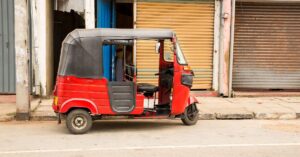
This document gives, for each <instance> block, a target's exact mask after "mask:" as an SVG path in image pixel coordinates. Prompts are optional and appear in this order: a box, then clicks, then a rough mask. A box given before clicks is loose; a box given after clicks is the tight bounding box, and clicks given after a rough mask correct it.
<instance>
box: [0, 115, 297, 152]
mask: <svg viewBox="0 0 300 157" xmlns="http://www.w3.org/2000/svg"><path fill="white" fill-rule="evenodd" d="M11 156H13V157H22V156H24V157H25V156H26V157H31V156H33V157H40V156H43V157H52V156H56V157H60V156H67V157H68V156H74V157H81V156H89V157H91V156H105V157H106V156H109V157H127V156H128V157H135V156H136V157H141V156H143V157H148V156H149V157H150V156H151V157H155V156H164V157H172V156H185V157H187V156H193V157H197V156H201V157H206V156H207V157H238V156H246V157H262V156H263V157H299V156H300V120H290V121H258V120H241V121H221V120H219V121H199V123H198V124H197V125H195V126H184V125H182V124H181V122H180V121H179V120H118V121H97V122H95V123H94V126H93V128H92V130H91V131H90V132H89V133H88V134H85V135H71V134H69V133H68V131H67V130H66V127H65V125H57V124H56V123H55V122H27V123H21V122H9V123H0V157H11Z"/></svg>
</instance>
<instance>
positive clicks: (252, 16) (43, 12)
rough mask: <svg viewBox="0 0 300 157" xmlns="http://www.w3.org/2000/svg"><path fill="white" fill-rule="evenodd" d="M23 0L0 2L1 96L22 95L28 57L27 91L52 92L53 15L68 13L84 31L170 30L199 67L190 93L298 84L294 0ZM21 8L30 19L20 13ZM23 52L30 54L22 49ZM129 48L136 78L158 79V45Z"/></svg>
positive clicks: (298, 5) (299, 15)
mask: <svg viewBox="0 0 300 157" xmlns="http://www.w3.org/2000/svg"><path fill="white" fill-rule="evenodd" d="M21 3H22V5H19V4H21ZM23 3H24V1H23V0H15V1H10V0H2V1H1V3H0V8H1V10H0V12H1V16H0V17H1V18H0V22H1V23H0V37H1V38H0V50H1V52H0V56H1V57H0V65H1V68H0V93H2V94H14V93H17V94H18V90H16V89H18V88H16V86H17V84H18V79H20V78H22V79H23V78H25V79H26V78H27V77H21V76H22V75H23V76H25V75H26V69H25V72H24V69H23V70H21V73H20V72H18V69H20V66H22V64H25V63H26V62H25V61H26V57H28V59H29V67H28V73H29V74H28V75H29V77H28V83H29V85H28V88H29V91H30V92H29V94H33V95H41V96H48V95H51V91H52V89H53V85H54V81H55V75H56V72H55V69H56V68H55V64H57V59H59V58H58V57H55V56H57V55H56V51H58V50H56V49H55V48H54V47H53V44H54V43H55V42H56V41H59V40H56V39H55V36H54V35H53V34H57V33H55V31H57V30H56V25H55V22H56V23H57V21H55V18H56V16H55V14H53V12H55V11H60V12H61V14H59V15H64V14H65V13H66V12H67V13H66V14H68V13H69V12H72V11H71V10H73V12H75V13H76V16H77V15H78V16H79V18H80V17H81V18H82V19H83V22H84V26H83V27H84V28H94V27H98V28H105V27H111V28H168V29H173V30H174V31H175V32H176V33H177V36H178V38H179V41H180V43H181V46H182V48H183V51H184V53H185V55H186V58H187V60H188V62H189V63H190V66H191V68H192V69H193V70H194V72H195V79H194V84H193V90H201V91H203V90H204V91H215V92H217V93H218V94H219V95H221V96H226V97H227V96H232V95H233V94H234V93H235V92H239V91H245V90H246V91H247V90H249V91H260V90H268V91H269V90H273V91H274V90H275V91H277V90H288V91H294V90H299V89H300V77H299V76H300V62H299V61H298V60H299V59H300V51H299V44H298V42H299V40H300V31H299V28H300V27H299V26H300V12H299V10H300V1H297V0H288V1H280V0H266V1H264V2H261V1H257V0H222V1H221V0H163V1H161V0H81V1H80V0H77V1H65V0H56V1H52V0H46V1H39V0H30V1H25V5H24V4H23ZM22 7H23V8H22ZM22 9H23V10H22ZM24 10H25V13H26V15H27V16H25V17H24V18H27V20H21V19H19V17H17V15H19V14H20V12H21V11H22V12H24ZM13 17H14V18H13ZM76 22H77V23H78V21H75V23H76ZM58 23H59V22H58ZM22 25H24V26H25V25H26V26H28V28H24V30H27V33H25V34H22V33H21V34H20V32H19V30H21V29H19V28H18V27H19V26H22ZM69 25H72V24H69ZM73 25H74V21H73ZM12 28H15V29H12ZM72 28H73V27H72ZM78 28H81V27H78ZM65 32H66V31H65ZM19 38H24V39H25V38H26V39H27V40H26V44H25V47H24V46H23V47H22V48H20V42H18V41H19ZM23 49H26V51H27V52H28V53H23V52H22V51H23ZM105 49H106V50H103V52H104V55H105V56H103V57H104V58H106V59H105V60H106V61H107V62H105V65H104V68H105V69H104V72H105V73H106V75H107V77H111V78H110V79H112V80H113V79H114V78H113V73H114V70H113V69H114V68H113V66H114V65H113V57H114V56H113V55H111V54H112V53H111V52H113V51H114V50H113V49H114V48H113V47H108V48H105ZM132 51H133V52H134V53H136V58H134V59H133V60H134V63H136V66H137V69H138V74H139V76H138V82H149V83H154V84H155V83H156V82H157V77H155V75H154V74H155V73H156V72H157V70H156V69H158V68H157V64H155V62H156V61H155V60H157V56H156V54H155V52H150V51H154V48H153V47H151V46H149V44H146V43H136V44H135V46H134V47H133V48H132ZM20 54H21V55H20ZM24 54H25V55H27V56H26V57H25V59H24V56H22V55H24ZM20 57H21V58H20ZM25 67H26V65H25ZM22 79H21V80H22ZM23 82H24V81H23Z"/></svg>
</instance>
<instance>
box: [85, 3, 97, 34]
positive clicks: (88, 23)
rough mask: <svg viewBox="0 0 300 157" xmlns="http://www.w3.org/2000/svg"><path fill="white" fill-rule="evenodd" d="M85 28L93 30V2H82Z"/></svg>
mask: <svg viewBox="0 0 300 157" xmlns="http://www.w3.org/2000/svg"><path fill="white" fill-rule="evenodd" d="M84 18H85V28H87V29H92V28H95V1H94V0H85V2H84Z"/></svg>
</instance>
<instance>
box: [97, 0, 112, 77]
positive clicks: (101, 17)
mask: <svg viewBox="0 0 300 157" xmlns="http://www.w3.org/2000/svg"><path fill="white" fill-rule="evenodd" d="M113 2H114V1H112V0H97V27H98V28H113V27H114V26H115V24H114V23H115V13H114V10H115V9H114V3H113ZM102 52H103V75H104V77H106V78H107V79H108V80H112V79H113V78H112V73H113V69H114V68H113V67H114V66H113V60H114V57H113V56H114V54H113V52H115V48H114V46H103V48H102Z"/></svg>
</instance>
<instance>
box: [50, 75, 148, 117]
mask: <svg viewBox="0 0 300 157" xmlns="http://www.w3.org/2000/svg"><path fill="white" fill-rule="evenodd" d="M54 95H55V96H57V97H58V105H57V106H56V105H53V109H54V110H55V111H56V112H60V113H66V112H67V111H68V110H69V109H70V108H72V107H80V108H87V109H89V110H90V111H91V113H92V114H104V115H114V114H116V113H115V112H114V111H113V110H112V109H111V107H110V102H109V95H108V81H107V80H106V79H105V78H102V79H86V78H78V77H74V76H58V77H57V82H56V89H55V94H54ZM143 105H144V96H143V95H141V94H137V95H136V107H135V109H134V110H133V111H132V112H131V114H141V113H142V112H143V109H144V107H143Z"/></svg>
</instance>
